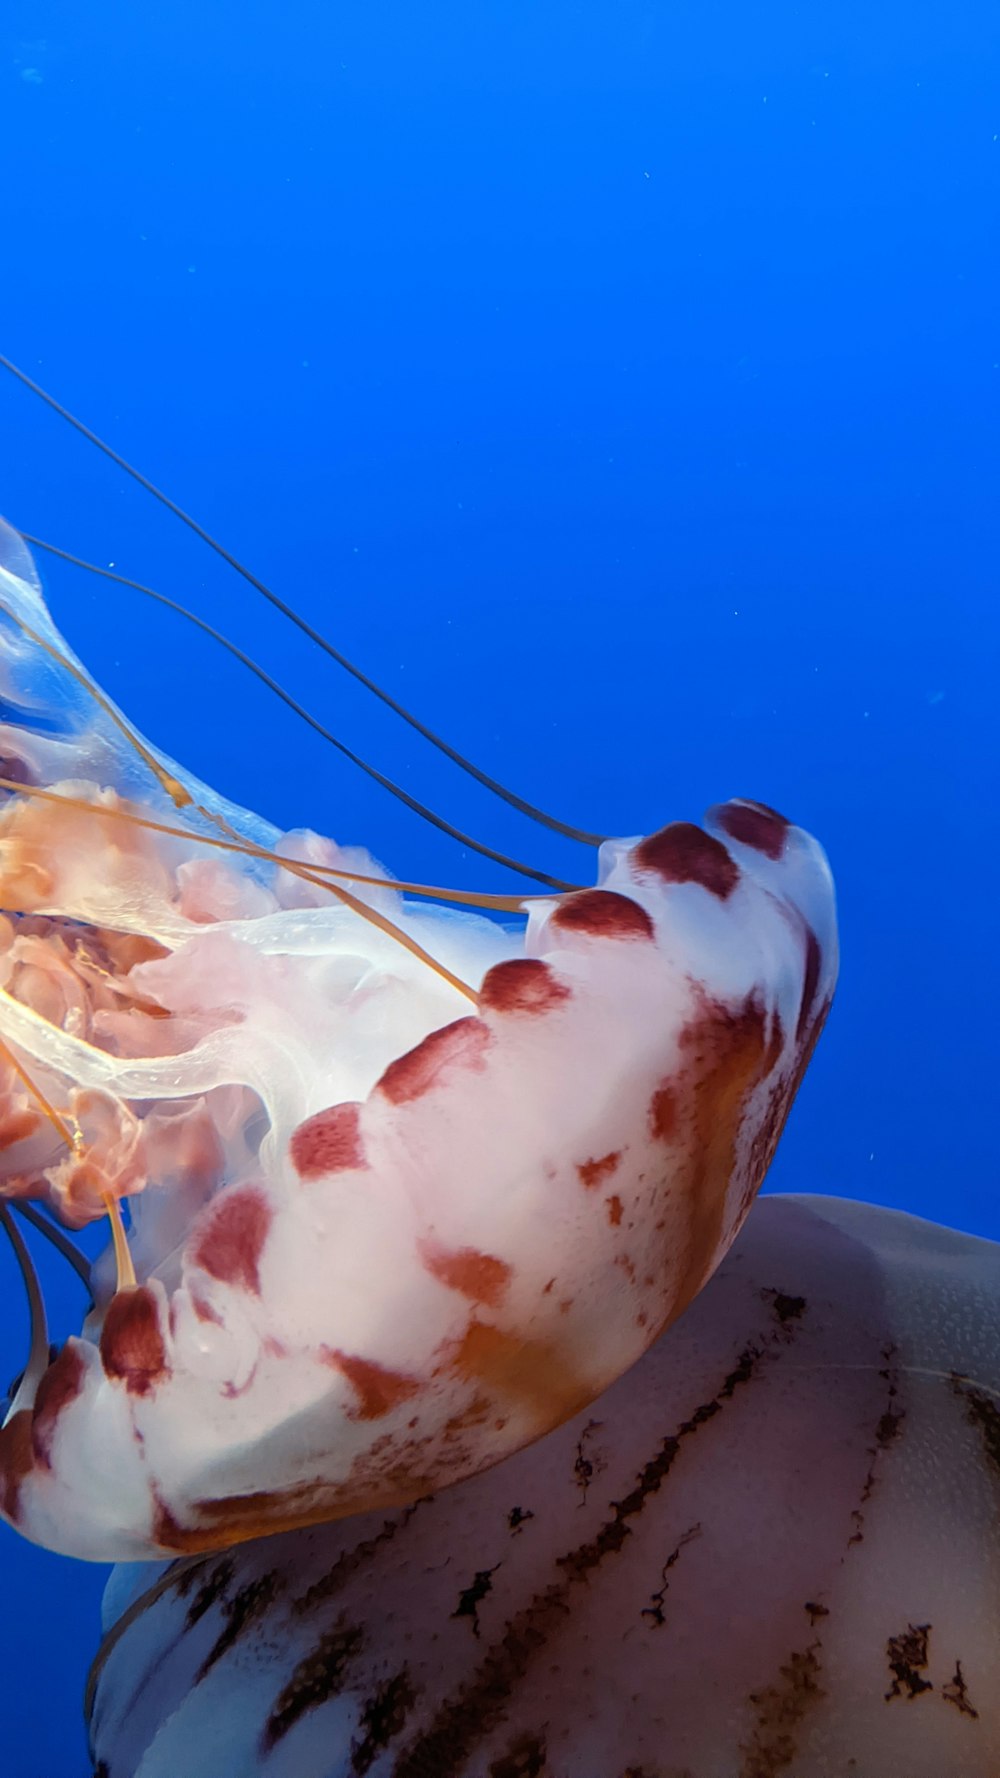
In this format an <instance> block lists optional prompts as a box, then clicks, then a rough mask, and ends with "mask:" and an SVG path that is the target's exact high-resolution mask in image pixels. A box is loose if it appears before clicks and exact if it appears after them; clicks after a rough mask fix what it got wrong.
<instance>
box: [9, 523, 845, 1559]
mask: <svg viewBox="0 0 1000 1778" xmlns="http://www.w3.org/2000/svg"><path fill="white" fill-rule="evenodd" d="M0 675H2V678H0V696H2V708H0V715H2V718H3V720H2V721H0V763H2V771H0V794H2V796H3V802H2V805H0V872H2V882H3V896H2V906H3V909H4V917H3V927H2V931H0V1094H2V1097H0V1144H2V1146H0V1191H2V1193H3V1196H4V1197H5V1198H6V1199H7V1200H8V1201H9V1202H10V1203H12V1204H13V1205H15V1206H16V1205H17V1204H18V1203H19V1202H20V1203H25V1202H28V1203H30V1202H31V1201H33V1200H40V1201H42V1202H43V1203H44V1204H46V1205H47V1207H48V1209H49V1210H50V1211H52V1212H54V1213H55V1215H56V1216H57V1217H58V1219H59V1221H60V1222H61V1223H62V1224H63V1225H69V1226H70V1227H80V1226H82V1225H83V1224H85V1223H87V1222H89V1221H91V1220H94V1219H95V1218H98V1217H103V1216H105V1215H110V1217H111V1219H112V1226H113V1230H114V1235H115V1264H114V1266H113V1267H111V1268H110V1269H108V1268H106V1269H105V1270H104V1272H103V1273H102V1272H101V1271H98V1272H96V1273H95V1277H94V1296H95V1303H94V1306H93V1308H92V1310H91V1312H90V1314H89V1315H88V1317H87V1319H86V1321H85V1323H84V1326H83V1328H82V1331H81V1333H80V1335H79V1337H75V1338H70V1339H69V1340H68V1341H67V1342H66V1343H65V1345H64V1346H63V1347H62V1348H61V1350H60V1351H59V1352H58V1355H57V1356H56V1358H55V1359H54V1361H50V1354H49V1349H48V1338H47V1330H46V1328H45V1324H44V1306H43V1305H42V1303H41V1299H40V1293H39V1291H38V1287H37V1284H36V1283H35V1280H34V1273H33V1269H32V1267H31V1262H30V1258H29V1257H28V1255H27V1250H26V1247H25V1243H24V1240H23V1237H22V1235H21V1234H20V1231H19V1230H18V1229H17V1228H15V1227H14V1224H13V1222H12V1219H11V1216H10V1212H9V1211H8V1210H6V1209H5V1210H4V1220H5V1224H6V1226H7V1228H8V1231H9V1232H11V1233H12V1238H13V1239H14V1241H15V1250H16V1252H17V1255H18V1259H19V1261H20V1263H21V1265H22V1270H23V1272H24V1275H25V1278H26V1281H27V1283H28V1289H29V1299H30V1301H31V1305H32V1323H33V1337H32V1352H31V1356H30V1358H29V1362H28V1365H27V1367H26V1369H25V1372H24V1375H23V1377H22V1379H21V1382H20V1384H19V1386H18V1388H17V1390H16V1393H15V1395H14V1398H13V1401H12V1403H11V1405H10V1409H9V1411H8V1415H7V1418H6V1421H5V1424H4V1426H3V1429H2V1431H0V1509H2V1512H3V1514H4V1516H5V1517H6V1518H7V1519H8V1520H9V1521H10V1522H11V1523H12V1524H13V1525H15V1526H16V1527H17V1528H18V1529H19V1530H20V1531H22V1532H23V1533H24V1534H25V1535H26V1536H27V1537H29V1538H32V1539H34V1540H35V1541H37V1542H39V1543H43V1544H45V1545H47V1546H49V1547H51V1548H53V1549H57V1550H61V1551H64V1552H66V1553H69V1554H73V1555H78V1556H82V1557H85V1558H91V1559H97V1560H105V1559H121V1558H125V1559H127V1558H143V1557H151V1558H152V1557H157V1556H160V1555H163V1554H164V1553H171V1552H179V1551H181V1552H183V1551H197V1550H201V1549H213V1548H217V1547H221V1546H225V1545H228V1544H231V1543H234V1542H239V1541H242V1540H244V1539H247V1538H251V1537H254V1536H257V1535H259V1534H261V1533H262V1532H269V1531H276V1530H281V1529H288V1528H291V1527H295V1526H301V1525H306V1524H310V1523H315V1522H318V1521H322V1520H327V1519H333V1518H337V1517H341V1516H344V1515H346V1514H349V1513H354V1512H359V1511H363V1510H368V1509H371V1508H373V1507H379V1506H397V1505H400V1504H404V1503H406V1502H408V1501H412V1500H414V1499H416V1498H417V1497H419V1496H422V1495H424V1494H426V1493H428V1492H429V1491H432V1490H434V1489H437V1488H439V1487H441V1486H443V1485H445V1484H446V1483H451V1482H454V1481H457V1480H460V1479H462V1478H463V1477H466V1476H469V1475H472V1474H474V1473H476V1472H477V1471H479V1470H481V1469H484V1468H486V1467H488V1466H490V1465H492V1464H495V1463H496V1462H498V1461H499V1460H500V1459H502V1458H503V1457H505V1456H507V1455H509V1454H510V1453H511V1452H514V1451H516V1450H518V1449H520V1448H522V1447H523V1446H525V1445H527V1444H529V1443H531V1442H532V1441H534V1440H536V1439H537V1438H539V1437H540V1436H541V1435H542V1434H544V1433H546V1432H547V1431H549V1430H550V1429H551V1428H552V1427H553V1426H555V1425H557V1424H559V1423H561V1422H562V1421H564V1420H566V1419H567V1418H569V1417H570V1416H572V1415H573V1414H575V1413H577V1412H579V1411H580V1409H581V1408H582V1407H584V1406H585V1405H586V1404H587V1403H588V1402H590V1401H592V1400H593V1399H594V1398H595V1397H596V1396H597V1395H599V1394H600V1393H601V1391H602V1390H604V1389H605V1388H606V1387H607V1386H608V1384H609V1383H611V1382H612V1381H613V1380H614V1379H615V1378H616V1377H618V1376H620V1375H621V1374H622V1372H624V1371H625V1370H626V1369H628V1367H629V1366H630V1365H632V1364H633V1363H634V1362H635V1360H636V1359H637V1358H638V1357H639V1356H640V1355H641V1354H642V1352H643V1351H644V1350H645V1349H646V1348H647V1347H648V1346H649V1345H650V1344H651V1343H652V1341H653V1340H655V1339H656V1337H657V1336H658V1334H659V1333H660V1332H661V1331H662V1329H663V1328H664V1327H665V1326H666V1325H667V1324H668V1323H669V1322H671V1321H672V1320H673V1319H674V1318H675V1317H676V1316H677V1315H678V1314H679V1313H680V1312H681V1310H682V1309H683V1308H684V1307H685V1306H686V1304H687V1303H688V1302H689V1301H690V1300H691V1298H692V1297H693V1296H694V1295H695V1294H696V1293H697V1291H698V1290H699V1289H700V1288H701V1286H702V1285H703V1284H704V1283H705V1281H706V1280H707V1278H708V1277H709V1276H710V1275H711V1273H712V1272H713V1270H714V1269H715V1267H716V1265H717V1264H718V1262H719V1260H720V1259H721V1258H722V1256H723V1254H724V1253H725V1252H726V1250H727V1248H728V1247H729V1245H730V1243H731V1241H732V1240H733V1238H734V1236H735V1235H736V1233H737V1231H738V1229H739V1227H740V1225H741V1223H742V1221H743V1219H744V1217H745V1216H746V1213H747V1210H748V1209H749V1206H750V1204H751V1202H752V1199H753V1197H754V1194H755V1193H756V1191H757V1189H758V1187H759V1185H760V1183H761V1180H762V1178H763V1175H764V1173H765V1171H766V1168H767V1166H768V1164H769V1162H770V1159H771V1156H772V1154H773V1151H774V1147H775V1144H776V1142H777V1139H778V1136H779V1134H780V1131H781V1128H782V1125H783V1123H784V1120H785V1117H786V1116H787V1112H788V1109H789V1106H790V1103H791V1100H792V1097H793V1095H794V1092H795V1089H796V1087H797V1085H798V1081H799V1079H800V1077H801V1075H802V1072H803V1069H804V1067H805V1065H806V1062H807V1060H808V1057H809V1054H810V1052H811V1049H812V1046H813V1044H814V1043H815V1040H816V1037H817V1035H818V1032H819V1029H820V1027H821V1025H822V1022H823V1018H824V1016H825V1013H826V1010H827V1008H828V1006H829V1002H830V998H831V995H832V992H833V987H834V981H835V975H836V966H837V957H836V931H835V919H834V904H833V891H832V885H831V880H830V875H829V870H828V867H827V864H826V860H825V858H824V856H823V853H822V851H821V850H820V848H819V847H818V846H817V844H816V843H815V841H813V840H812V839H810V838H809V836H808V835H806V834H805V833H804V832H802V831H801V830H800V829H798V828H795V827H793V826H791V825H790V824H789V823H788V822H786V821H785V820H783V819H782V818H781V817H780V816H778V815H776V814H775V813H774V812H773V811H772V810H770V809H767V808H765V807H764V806H762V805H759V804H755V803H750V802H743V801H736V802H731V803H728V804H725V805H723V806H722V807H721V808H719V809H717V810H715V811H713V812H712V813H711V814H710V816H709V817H708V818H707V820H706V823H705V825H704V827H702V828H699V827H695V826H693V825H690V824H688V823H683V822H677V823H673V824H672V825H669V826H667V827H665V828H663V829H661V830H660V831H659V832H657V833H654V834H652V835H650V836H648V837H646V838H642V839H632V840H615V841H608V842H605V843H604V844H603V845H602V846H601V847H600V850H599V855H598V869H597V873H596V882H595V883H594V884H593V886H591V887H583V888H577V889H570V890H567V891H565V892H562V893H559V894H552V893H550V894H547V895H544V896H530V897H523V896H518V897H516V898H513V899H510V898H507V899H506V900H505V899H504V898H502V897H492V898H491V897H484V898H480V899H481V900H483V901H485V902H486V903H487V906H488V907H489V908H491V909H493V910H495V909H496V908H497V907H500V908H501V909H502V911H504V912H506V913H507V914H508V915H514V914H515V913H517V912H521V913H523V915H524V916H526V918H525V921H524V925H523V930H521V931H515V930H513V925H514V922H513V920H512V919H508V921H507V923H506V925H501V924H498V923H497V922H496V920H494V919H490V918H487V917H486V916H485V915H484V914H483V913H482V912H476V913H472V912H469V911H467V910H465V909H462V908H460V907H458V906H456V905H455V904H454V901H453V902H452V904H451V905H448V904H446V905H444V906H442V905H440V904H439V903H434V902H433V901H429V900H427V899H424V900H420V899H418V898H417V897H416V895H414V894H411V893H407V892H406V890H405V888H403V887H400V886H399V885H396V884H394V883H393V882H392V881H391V880H390V879H389V878H388V877H387V875H386V873H385V872H384V871H383V870H382V869H381V868H380V867H379V866H378V865H377V864H376V863H375V861H374V860H372V859H371V858H369V857H368V856H367V855H366V854H361V853H359V852H358V851H356V850H355V851H353V852H352V853H350V854H346V853H345V852H344V851H343V850H341V849H340V848H338V847H337V846H335V845H333V844H332V842H328V841H324V840H321V839H319V838H318V837H317V836H315V835H301V834H300V835H294V836H281V835H280V834H279V833H278V832H277V830H275V829H274V828H272V827H270V826H269V825H268V824H267V823H266V822H264V821H262V820H261V819H260V818H258V817H256V816H254V815H251V814H249V813H247V812H246V811H245V810H242V809H238V808H236V807H235V806H234V805H232V804H230V803H228V802H226V801H225V800H224V799H222V798H220V797H218V796H217V795H216V794H215V793H214V792H211V791H209V790H208V789H207V788H206V787H205V786H204V785H202V784H201V783H199V782H198V781H197V780H196V779H194V778H193V777H191V776H190V775H189V774H187V773H185V772H184V771H182V770H181V769H180V768H178V767H177V766H176V765H174V764H173V762H171V761H169V760H167V759H166V758H165V757H164V756H163V755H161V754H160V753H158V752H157V750H156V749H155V748H154V747H152V746H151V745H150V744H149V743H147V742H146V741H144V740H143V739H142V737H141V736H140V735H139V734H138V732H137V731H136V730H134V729H133V728H132V726H131V724H130V723H129V721H128V720H127V718H125V717H124V716H123V715H122V713H121V712H120V711H119V710H118V709H117V708H116V707H115V706H114V705H113V704H112V702H111V701H110V700H109V699H108V698H106V697H105V696H104V694H103V693H102V692H101V691H100V690H99V688H98V687H97V686H96V685H95V684H94V683H93V681H92V680H91V679H90V677H89V675H88V674H87V672H86V669H85V668H84V667H83V666H82V665H81V663H80V662H79V661H78V660H77V659H76V658H75V657H74V656H73V655H72V653H71V651H70V650H69V649H68V647H67V645H66V643H65V642H64V641H63V639H62V637H61V636H60V635H59V633H58V631H57V630H56V629H55V626H54V625H53V623H52V620H51V618H50V616H49V614H48V611H47V609H46V606H45V603H44V600H43V598H42V594H41V589H40V586H39V583H38V579H37V576H36V574H35V572H34V568H33V565H32V562H31V558H30V556H29V554H28V551H27V549H26V548H25V546H24V544H23V543H22V542H21V540H20V538H18V537H17V536H16V535H15V534H14V533H13V532H11V531H10V530H9V529H8V528H6V527H4V529H3V530H2V532H0ZM414 887H419V886H414ZM123 1200H127V1203H128V1206H129V1218H130V1228H129V1231H128V1233H127V1234H126V1231H125V1228H124V1224H123V1219H122V1215H121V1209H120V1205H121V1203H122V1201H123ZM36 1219H37V1212H36Z"/></svg>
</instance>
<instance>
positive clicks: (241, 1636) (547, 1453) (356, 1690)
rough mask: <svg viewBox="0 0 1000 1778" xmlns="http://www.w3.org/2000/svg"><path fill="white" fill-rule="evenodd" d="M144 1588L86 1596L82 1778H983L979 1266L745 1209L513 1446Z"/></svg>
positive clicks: (998, 1537) (993, 1728)
mask: <svg viewBox="0 0 1000 1778" xmlns="http://www.w3.org/2000/svg"><path fill="white" fill-rule="evenodd" d="M163 1572H164V1574H165V1576H166V1578H165V1579H164V1578H161V1579H160V1581H159V1582H157V1583H156V1586H155V1587H154V1589H153V1596H152V1597H151V1598H149V1602H148V1603H147V1604H146V1605H145V1607H144V1608H141V1609H139V1610H136V1609H135V1601H136V1599H137V1598H138V1597H140V1596H142V1595H143V1591H144V1590H145V1594H146V1595H147V1597H148V1595H149V1589H150V1578H151V1576H150V1570H149V1568H148V1567H145V1568H141V1569H139V1570H134V1569H132V1570H117V1571H116V1573H115V1577H114V1578H113V1580H112V1582H111V1584H110V1587H109V1595H108V1601H107V1617H108V1622H109V1624H110V1623H111V1622H113V1621H114V1619H115V1618H116V1617H117V1618H118V1626H117V1630H112V1631H111V1634H110V1635H109V1636H108V1638H107V1639H106V1643H105V1647H104V1649H103V1650H102V1653H101V1655H100V1656H99V1657H98V1661H97V1663H95V1670H94V1676H93V1684H92V1690H91V1702H92V1714H91V1734H92V1741H93V1751H94V1757H95V1764H97V1766H98V1769H99V1770H100V1771H101V1772H102V1774H105V1775H106V1778H176V1775H177V1774H178V1773H179V1772H183V1773H184V1774H185V1778H257V1775H261V1778H263V1775H264V1774H266V1775H267V1778H356V1775H358V1774H370V1778H996V1774H997V1772H998V1771H1000V1246H998V1245H996V1244H994V1243H992V1242H988V1241H982V1240H978V1239H975V1238H972V1237H969V1236H965V1235H961V1234H957V1233H955V1232H953V1231H952V1230H950V1229H945V1228H939V1227H937V1226H935V1225H934V1224H931V1223H928V1222H923V1221H919V1220H917V1219H916V1218H914V1217H911V1216H906V1215H904V1214H902V1213H900V1212H895V1211H889V1210H882V1209H877V1208H874V1207H872V1206H870V1205H865V1204H859V1203H853V1202H848V1201H844V1200H839V1199H833V1198H818V1197H815V1198H813V1197H769V1198H765V1199H763V1200H762V1201H761V1202H760V1203H759V1204H758V1205H757V1206H756V1207H755V1209H754V1210H753V1212H752V1214H751V1216H750V1219H749V1221H748V1223H747V1225H746V1228H745V1229H744V1231H743V1233H742V1234H741V1236H740V1238H739V1240H738V1241H737V1243H736V1245H735V1247H734V1249H733V1251H732V1252H731V1253H730V1255H729V1257H728V1258H727V1259H726V1260H725V1261H724V1262H723V1264H722V1266H721V1267H720V1268H719V1271H718V1272H717V1274H716V1275H715V1277H714V1278H713V1279H712V1281H711V1282H710V1283H709V1284H708V1285H707V1286H706V1288H705V1290H704V1291H703V1292H702V1294H701V1296H700V1297H699V1298H698V1299H697V1301H696V1302H695V1303H694V1304H693V1305H692V1307H691V1308H690V1309H689V1310H688V1312H687V1314H686V1315H685V1316H684V1317H683V1319H682V1320H681V1321H680V1323H679V1324H677V1325H676V1326H675V1327H673V1328H672V1329H671V1330H670V1331H669V1332H668V1333H667V1334H666V1335H664V1337H663V1338H662V1339H661V1340H660V1341H659V1342H658V1344H657V1345H656V1346H654V1348H653V1349H652V1350H651V1351H650V1352H649V1353H647V1355H646V1357H645V1358H643V1359H642V1360H641V1361H640V1362H639V1363H638V1364H637V1365H636V1366H635V1367H634V1369H633V1370H631V1371H630V1372H629V1373H628V1374H627V1375H626V1376H625V1377H623V1378H622V1379H621V1380H620V1381H619V1382H618V1383H617V1384H615V1385H614V1387H612V1388H611V1389H609V1390H608V1392H607V1393H606V1394H605V1395H604V1396H603V1397H602V1398H601V1400H600V1401H599V1402H597V1403H596V1404H595V1405H594V1407H593V1408H592V1409H591V1410H590V1411H589V1412H587V1413H585V1414H583V1415H581V1416H579V1417H578V1418H577V1419H576V1420H574V1421H571V1422H570V1423H568V1424H567V1425H565V1426H563V1427H561V1428H560V1429H558V1430H557V1431H556V1432H554V1433H551V1434H550V1435H549V1436H548V1437H547V1438H545V1439H544V1440H542V1441H541V1442H540V1443H539V1444H537V1445H535V1446H534V1447H533V1448H531V1449H529V1450H526V1451H523V1452H521V1453H520V1454H519V1455H518V1456H516V1457H513V1458H511V1459H509V1460H508V1461H507V1462H505V1463H503V1464H502V1465H500V1466H499V1467H498V1468H496V1469H494V1470H492V1471H490V1472H489V1473H487V1474H484V1475H481V1476H478V1477H476V1478H474V1479H473V1480H472V1481H467V1482H464V1483H462V1484H460V1485H459V1486H456V1487H454V1488H452V1489H449V1490H446V1491H445V1492H443V1493H441V1494H439V1495H438V1496H436V1497H435V1498H434V1499H430V1500H427V1501H424V1502H418V1504H417V1505H416V1506H415V1507H412V1508H410V1509H409V1510H407V1511H403V1512H397V1513H390V1514H373V1515H370V1516H368V1517H365V1518H361V1519H353V1520H348V1521H345V1522H343V1523H340V1524H334V1525H330V1526H325V1527H321V1528H319V1529H317V1530H312V1531H307V1532H297V1533H292V1534H289V1535H285V1536H280V1537H275V1538H271V1539H265V1540H262V1541H261V1542H258V1543H254V1544H249V1545H245V1546H243V1547H242V1548H238V1549H235V1550H232V1551H230V1552H228V1553H226V1554H224V1555H220V1556H212V1557H207V1558H205V1557H200V1558H197V1559H196V1560H194V1561H192V1562H189V1563H187V1564H180V1565H175V1566H174V1568H173V1570H164V1571H163ZM130 1599H131V1601H132V1610H131V1611H129V1610H128V1606H129V1601H130ZM116 1636H117V1640H116ZM100 1762H104V1763H103V1764H101V1763H100Z"/></svg>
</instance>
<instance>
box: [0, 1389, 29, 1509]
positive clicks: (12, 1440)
mask: <svg viewBox="0 0 1000 1778" xmlns="http://www.w3.org/2000/svg"><path fill="white" fill-rule="evenodd" d="M34 1467H35V1453H34V1451H33V1450H32V1446H31V1414H30V1412H29V1410H28V1409H27V1408H21V1409H20V1411H19V1412H18V1413H16V1414H15V1415H14V1417H13V1419H12V1420H8V1422H7V1424H6V1426H3V1427H0V1507H2V1508H3V1515H4V1518H5V1519H10V1521H11V1523H12V1524H13V1525H16V1524H17V1521H18V1516H19V1513H20V1510H21V1483H22V1482H23V1481H24V1478H25V1476H27V1475H30V1474H31V1471H32V1470H33V1469H34Z"/></svg>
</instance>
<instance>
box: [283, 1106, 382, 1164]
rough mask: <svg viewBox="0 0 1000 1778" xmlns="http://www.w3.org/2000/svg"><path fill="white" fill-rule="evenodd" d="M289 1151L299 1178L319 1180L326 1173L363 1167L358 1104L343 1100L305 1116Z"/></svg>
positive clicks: (295, 1131)
mask: <svg viewBox="0 0 1000 1778" xmlns="http://www.w3.org/2000/svg"><path fill="white" fill-rule="evenodd" d="M289 1152H290V1154H291V1157H292V1164H293V1166H294V1167H295V1169H296V1171H297V1172H298V1174H299V1177H300V1178H302V1179H322V1178H323V1177H324V1176H325V1175H326V1174H327V1173H347V1172H351V1171H358V1170H360V1169H361V1168H362V1167H366V1166H367V1164H368V1163H367V1160H366V1159H365V1148H364V1143H363V1141H362V1139H361V1106H360V1104H359V1103H358V1102H357V1100H354V1099H346V1100H344V1101H343V1102H342V1103H341V1104H340V1105H328V1106H327V1108H326V1110H325V1111H317V1113H316V1115H315V1117H307V1118H306V1120H305V1123H302V1124H300V1125H299V1127H298V1129H297V1130H294V1131H293V1132H292V1139H291V1142H290V1144H289Z"/></svg>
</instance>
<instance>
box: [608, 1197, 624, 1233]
mask: <svg viewBox="0 0 1000 1778" xmlns="http://www.w3.org/2000/svg"><path fill="white" fill-rule="evenodd" d="M621 1219H622V1201H621V1198H620V1197H619V1196H618V1194H617V1192H612V1194H611V1196H610V1198H609V1199H608V1221H609V1222H610V1224H611V1227H612V1228H613V1229H616V1228H618V1226H619V1224H620V1222H621Z"/></svg>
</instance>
